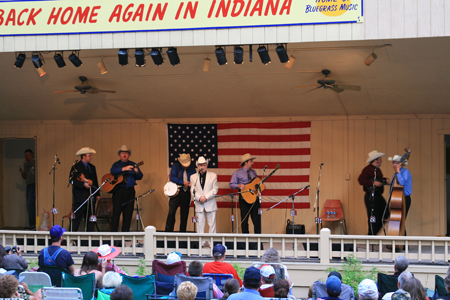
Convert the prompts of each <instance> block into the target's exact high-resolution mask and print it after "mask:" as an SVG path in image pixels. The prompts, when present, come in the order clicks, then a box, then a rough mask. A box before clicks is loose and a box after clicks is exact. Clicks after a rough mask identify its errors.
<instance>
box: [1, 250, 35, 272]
mask: <svg viewBox="0 0 450 300" xmlns="http://www.w3.org/2000/svg"><path fill="white" fill-rule="evenodd" d="M3 251H5V250H4V249H3ZM0 266H2V267H3V268H8V269H18V270H22V271H24V270H26V269H27V268H28V262H27V260H26V259H25V258H23V257H22V249H21V248H20V247H16V253H13V252H12V251H10V252H9V253H7V254H6V255H5V256H4V257H3V263H0Z"/></svg>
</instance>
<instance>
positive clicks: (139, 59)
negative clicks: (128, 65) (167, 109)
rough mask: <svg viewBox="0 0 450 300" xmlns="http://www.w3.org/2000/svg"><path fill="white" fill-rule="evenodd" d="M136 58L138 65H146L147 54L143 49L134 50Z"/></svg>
mask: <svg viewBox="0 0 450 300" xmlns="http://www.w3.org/2000/svg"><path fill="white" fill-rule="evenodd" d="M134 58H135V59H136V67H145V55H144V50H143V49H136V50H134Z"/></svg>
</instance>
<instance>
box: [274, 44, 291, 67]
mask: <svg viewBox="0 0 450 300" xmlns="http://www.w3.org/2000/svg"><path fill="white" fill-rule="evenodd" d="M275 52H276V53H277V55H278V58H279V59H280V62H281V63H282V64H285V63H287V62H288V61H289V56H288V54H287V44H286V47H285V46H284V45H283V44H280V45H278V47H277V48H276V49H275Z"/></svg>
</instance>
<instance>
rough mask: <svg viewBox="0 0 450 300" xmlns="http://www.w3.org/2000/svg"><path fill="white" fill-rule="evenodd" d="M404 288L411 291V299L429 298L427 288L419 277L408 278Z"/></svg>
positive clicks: (421, 299)
mask: <svg viewBox="0 0 450 300" xmlns="http://www.w3.org/2000/svg"><path fill="white" fill-rule="evenodd" d="M403 290H405V291H406V292H408V293H409V295H410V296H411V300H427V294H426V292H425V289H424V288H423V285H422V283H421V282H420V280H419V279H417V278H414V277H412V278H410V279H408V280H407V281H406V282H405V284H404V285H403Z"/></svg>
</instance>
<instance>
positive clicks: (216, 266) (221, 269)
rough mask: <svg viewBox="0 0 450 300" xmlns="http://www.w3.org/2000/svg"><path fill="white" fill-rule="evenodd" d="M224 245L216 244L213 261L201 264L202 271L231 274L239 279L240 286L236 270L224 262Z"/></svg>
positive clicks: (240, 281)
mask: <svg viewBox="0 0 450 300" xmlns="http://www.w3.org/2000/svg"><path fill="white" fill-rule="evenodd" d="M226 249H227V248H226V247H225V246H223V245H222V244H217V245H215V246H214V248H213V256H214V261H213V262H209V263H206V264H205V265H204V266H203V273H218V274H231V275H233V277H234V278H236V279H237V280H238V281H239V286H242V280H241V279H240V278H239V276H238V274H237V272H236V270H235V269H234V268H233V266H232V265H230V264H229V263H226V262H224V260H225V256H226V255H225V252H226ZM259 280H260V281H261V275H259Z"/></svg>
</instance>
